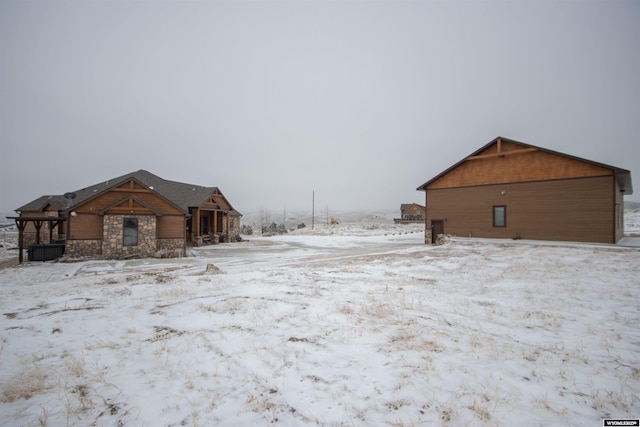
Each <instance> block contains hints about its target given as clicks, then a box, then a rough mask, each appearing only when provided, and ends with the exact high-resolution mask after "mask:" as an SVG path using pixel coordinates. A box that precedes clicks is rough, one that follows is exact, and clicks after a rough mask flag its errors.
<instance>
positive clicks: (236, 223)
mask: <svg viewBox="0 0 640 427" xmlns="http://www.w3.org/2000/svg"><path fill="white" fill-rule="evenodd" d="M229 236H230V237H231V240H236V239H237V238H238V237H240V217H239V216H232V217H231V220H230V222H229Z"/></svg>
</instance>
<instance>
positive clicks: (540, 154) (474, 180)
mask: <svg viewBox="0 0 640 427" xmlns="http://www.w3.org/2000/svg"><path fill="white" fill-rule="evenodd" d="M417 189H418V190H419V191H424V192H425V205H426V207H427V209H426V222H425V241H426V242H431V243H434V242H435V241H436V239H437V236H438V235H441V234H451V235H455V236H464V237H467V236H473V237H495V238H516V239H518V238H522V239H534V240H565V241H579V242H600V243H616V242H618V240H620V239H621V238H622V237H623V233H624V222H623V211H624V208H623V204H624V200H623V198H624V196H625V195H630V194H632V193H633V189H632V186H631V173H630V172H629V171H628V170H625V169H621V168H617V167H615V166H609V165H605V164H602V163H597V162H594V161H591V160H585V159H581V158H578V157H574V156H571V155H568V154H562V153H558V152H555V151H551V150H548V149H545V148H540V147H535V146H533V145H528V144H524V143H522V142H518V141H513V140H509V139H506V138H502V137H498V138H496V139H494V140H493V141H491V142H489V143H488V144H486V145H485V146H483V147H481V148H480V149H478V150H477V151H475V152H474V153H472V154H471V155H469V156H467V157H465V158H464V159H462V160H461V161H459V162H458V163H456V164H455V165H453V166H451V167H450V168H449V169H447V170H445V171H444V172H442V173H440V174H439V175H436V176H435V177H433V178H431V179H430V180H429V181H427V182H425V183H424V184H422V185H421V186H420V187H418V188H417Z"/></svg>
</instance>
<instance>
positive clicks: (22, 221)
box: [7, 216, 67, 264]
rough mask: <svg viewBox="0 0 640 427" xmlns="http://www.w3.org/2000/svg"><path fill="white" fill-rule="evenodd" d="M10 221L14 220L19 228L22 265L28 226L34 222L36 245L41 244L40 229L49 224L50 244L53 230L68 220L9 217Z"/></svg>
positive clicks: (51, 217) (46, 217) (20, 261)
mask: <svg viewBox="0 0 640 427" xmlns="http://www.w3.org/2000/svg"><path fill="white" fill-rule="evenodd" d="M7 218H8V219H13V220H15V222H16V225H17V226H18V262H19V263H20V264H22V261H23V256H22V250H23V249H24V234H23V232H24V229H25V228H26V227H27V224H28V223H30V222H32V223H33V226H34V227H35V229H36V245H39V244H40V229H42V225H43V224H44V223H49V242H52V241H53V229H54V228H55V227H57V226H59V225H60V224H62V223H63V222H65V221H66V220H67V218H65V217H62V216H9V217H7Z"/></svg>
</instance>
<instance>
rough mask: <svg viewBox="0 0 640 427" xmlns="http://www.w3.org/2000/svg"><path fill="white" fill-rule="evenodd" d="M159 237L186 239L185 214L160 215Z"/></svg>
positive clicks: (158, 224)
mask: <svg viewBox="0 0 640 427" xmlns="http://www.w3.org/2000/svg"><path fill="white" fill-rule="evenodd" d="M157 227H158V239H184V237H185V233H186V231H185V224H184V217H183V216H161V217H158V222H157Z"/></svg>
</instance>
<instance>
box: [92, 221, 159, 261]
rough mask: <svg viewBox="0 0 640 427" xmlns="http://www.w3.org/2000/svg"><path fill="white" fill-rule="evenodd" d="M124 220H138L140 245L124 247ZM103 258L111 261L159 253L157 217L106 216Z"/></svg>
mask: <svg viewBox="0 0 640 427" xmlns="http://www.w3.org/2000/svg"><path fill="white" fill-rule="evenodd" d="M124 218H137V219H138V244H137V245H136V246H123V245H122V240H123V236H122V229H123V224H124ZM103 221H104V222H103V230H104V231H103V239H102V256H103V257H104V258H110V259H122V258H132V257H140V258H144V257H151V256H154V255H155V254H156V252H157V251H158V246H157V239H156V217H155V216H152V215H105V216H104V220H103Z"/></svg>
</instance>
